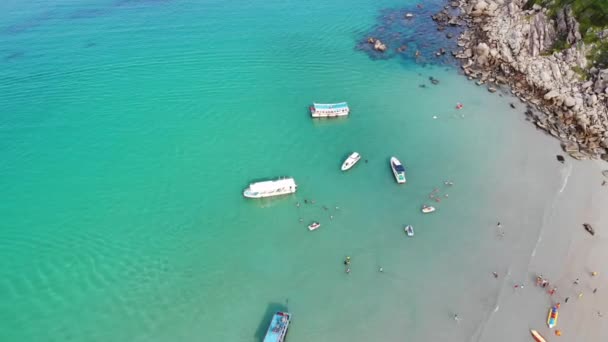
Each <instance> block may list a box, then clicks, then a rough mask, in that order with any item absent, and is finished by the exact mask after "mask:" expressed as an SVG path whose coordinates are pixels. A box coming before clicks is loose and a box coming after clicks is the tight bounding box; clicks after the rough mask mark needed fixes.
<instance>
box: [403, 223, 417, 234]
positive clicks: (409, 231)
mask: <svg viewBox="0 0 608 342" xmlns="http://www.w3.org/2000/svg"><path fill="white" fill-rule="evenodd" d="M403 230H405V232H406V233H407V236H409V237H413V236H414V226H412V225H411V224H410V225H407V226H405V228H404V229H403Z"/></svg>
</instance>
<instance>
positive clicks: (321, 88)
mask: <svg viewBox="0 0 608 342" xmlns="http://www.w3.org/2000/svg"><path fill="white" fill-rule="evenodd" d="M409 4H410V5H409V6H411V7H413V6H414V5H415V3H414V2H409ZM407 6H408V1H393V0H385V1H371V0H355V1H342V0H335V1H330V2H327V1H325V2H323V1H317V2H314V3H308V2H298V1H275V0H271V1H264V2H252V1H234V2H229V3H226V2H220V1H181V0H173V1H169V0H167V1H135V0H133V1H126V0H125V1H104V0H92V1H62V2H52V3H49V2H38V1H29V2H18V1H8V2H6V1H4V2H2V3H1V4H0V57H1V60H0V94H2V95H1V96H0V108H2V109H1V112H2V115H1V116H0V153H1V154H0V156H1V157H2V161H3V162H2V163H1V164H0V190H1V193H2V194H3V196H2V202H1V203H2V204H1V205H0V217H2V225H1V226H2V228H1V229H0V260H2V267H0V294H1V295H2V297H3V298H2V300H1V301H0V318H2V321H3V326H4V328H2V329H0V340H2V341H69V340H72V341H214V340H222V341H260V338H261V336H262V335H263V333H264V331H265V329H266V327H267V324H268V320H269V318H270V314H271V312H272V311H274V310H277V309H288V310H289V311H290V312H292V313H293V317H294V321H293V324H292V326H291V328H290V332H289V335H288V336H289V341H312V340H316V341H329V340H331V341H372V340H378V336H385V337H386V338H387V340H398V339H402V340H408V339H409V340H421V338H427V337H440V338H441V337H445V336H459V335H458V333H456V335H453V334H454V332H453V331H452V330H450V329H451V328H450V329H448V328H445V329H437V327H436V325H435V324H436V323H437V321H440V322H442V324H443V323H446V322H450V310H451V307H452V306H456V305H457V304H456V303H457V302H458V301H457V300H456V299H455V298H458V296H459V294H458V292H459V291H457V289H458V286H459V285H458V284H452V285H450V288H454V289H455V291H454V293H451V294H450V293H449V292H450V291H449V289H446V284H445V283H444V282H442V281H441V278H439V277H438V276H437V274H441V275H442V277H449V276H452V275H456V274H459V272H462V271H463V269H465V266H464V265H467V263H468V264H470V263H475V262H478V260H476V259H475V258H476V257H477V256H478V254H476V251H477V249H476V248H477V246H478V241H479V240H480V239H483V238H484V236H485V235H483V234H482V235H477V236H474V237H473V236H472V235H471V234H470V233H472V232H474V230H475V229H476V227H477V226H478V224H479V222H482V221H483V222H488V221H490V220H492V219H491V218H489V217H480V216H479V214H478V213H477V210H476V208H475V206H479V205H483V203H485V201H487V200H488V198H489V195H488V191H487V189H485V188H484V186H483V184H482V182H480V179H482V178H483V176H484V174H486V173H489V172H491V171H493V166H492V165H493V162H494V161H495V160H496V158H498V156H495V155H494V154H491V153H490V152H489V151H492V150H493V149H494V147H496V146H500V145H501V144H502V142H503V141H505V139H508V138H509V133H508V130H503V129H499V128H498V127H504V126H507V127H508V125H509V119H508V118H507V117H506V116H500V115H496V114H493V113H495V112H496V108H499V107H500V108H505V107H506V102H505V101H506V100H500V99H498V98H496V97H494V98H490V97H488V96H486V95H485V91H484V90H483V89H480V88H476V87H475V86H474V85H471V84H469V83H467V82H466V81H465V80H464V79H463V78H462V77H460V76H458V75H457V73H456V70H455V69H452V68H449V67H444V66H430V65H429V66H425V67H423V66H420V65H417V64H415V63H413V62H412V61H411V60H404V59H400V58H393V59H388V60H373V59H370V58H369V57H368V56H367V55H366V54H365V53H362V52H360V51H357V50H356V49H355V46H356V44H357V42H358V41H359V40H360V39H361V38H362V37H364V36H365V32H367V31H369V30H370V29H371V28H373V27H374V25H376V17H377V16H378V14H379V13H380V10H381V9H384V8H405V7H407ZM429 76H434V77H436V78H438V79H440V80H441V83H440V85H438V86H432V85H431V84H430V83H429V82H428V77H429ZM419 84H427V88H420V87H419ZM313 101H318V102H337V101H348V103H349V105H350V107H351V109H352V112H351V116H350V117H349V118H347V119H340V120H331V121H330V120H327V121H324V120H320V121H315V120H311V119H310V117H309V115H308V112H307V106H308V105H309V104H310V103H311V102H313ZM457 102H463V103H465V109H464V110H462V111H456V110H455V109H454V106H455V104H456V103H457ZM434 115H437V116H438V118H437V119H433V116H434ZM463 116H464V117H463ZM505 131H507V133H505ZM482 142H483V143H482ZM354 150H356V151H358V152H360V153H361V154H362V155H363V158H364V159H367V160H368V162H367V163H365V162H361V163H360V164H359V165H357V166H356V167H354V168H353V169H352V170H351V171H349V172H348V173H345V174H344V173H341V172H340V171H339V167H340V164H341V163H342V161H343V159H344V158H345V157H346V156H348V154H349V153H350V152H352V151H354ZM392 155H395V156H397V157H399V158H400V159H401V161H402V162H403V163H404V164H405V166H406V168H407V169H408V184H406V185H405V186H397V185H396V183H395V182H394V179H393V178H392V174H391V172H390V169H389V167H388V160H389V158H390V156H392ZM284 175H285V176H286V175H289V176H292V177H294V178H295V179H296V181H297V183H298V185H299V191H298V193H297V194H295V195H293V196H287V197H284V198H276V199H269V200H261V201H251V200H245V199H243V198H242V195H241V192H242V190H243V188H245V187H246V186H247V185H248V183H249V182H251V181H254V180H259V179H265V178H273V177H276V176H284ZM445 179H451V180H453V181H455V183H456V184H455V186H454V187H452V188H446V187H444V186H443V180H445ZM435 187H438V188H440V189H441V190H442V194H443V193H446V191H447V192H449V195H450V197H449V198H445V199H444V201H442V203H439V204H437V207H438V211H437V213H435V214H433V215H429V216H423V215H422V214H420V212H419V208H420V206H421V205H422V204H423V203H430V202H428V201H429V199H428V198H427V195H428V193H429V192H430V191H431V190H432V189H433V188H435ZM305 199H314V200H315V204H314V205H310V204H309V205H305V204H304V200H305ZM297 202H300V203H301V206H300V207H299V208H298V207H296V203H297ZM471 204H473V205H471ZM323 206H326V207H327V208H328V209H327V210H325V209H324V208H323ZM336 207H339V209H336ZM489 215H490V214H488V216H489ZM330 216H333V219H330ZM482 216H483V215H482ZM300 218H302V219H303V222H302V223H300V222H299V219H300ZM312 220H318V221H320V222H321V223H322V227H321V228H320V229H319V230H317V231H315V232H314V233H311V232H308V230H307V229H306V226H307V225H308V223H310V222H311V221H312ZM406 223H409V224H413V225H414V226H415V227H416V237H415V238H414V239H407V238H405V234H404V233H403V230H402V227H403V225H404V224H406ZM463 232H464V234H463ZM465 252H466V254H465ZM346 255H350V256H351V257H352V258H353V266H352V268H353V271H352V273H351V274H350V275H346V274H345V273H344V269H343V265H342V260H343V258H344V256H346ZM455 255H459V257H458V258H459V260H460V261H458V262H456V259H455V258H454V256H455ZM379 266H382V267H383V268H384V270H385V271H384V273H382V274H380V273H379V272H378V271H377V269H378V267H379ZM437 291H440V292H439V293H443V294H444V296H436V293H437ZM450 302H453V304H450ZM480 315H481V316H483V313H480ZM460 333H461V334H464V335H467V334H469V332H466V331H465V332H460Z"/></svg>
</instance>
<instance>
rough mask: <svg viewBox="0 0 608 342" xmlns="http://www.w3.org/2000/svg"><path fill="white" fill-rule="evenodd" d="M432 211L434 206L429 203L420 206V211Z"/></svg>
mask: <svg viewBox="0 0 608 342" xmlns="http://www.w3.org/2000/svg"><path fill="white" fill-rule="evenodd" d="M433 211H435V207H433V206H431V205H426V204H425V205H423V206H422V213H424V214H428V213H432V212H433Z"/></svg>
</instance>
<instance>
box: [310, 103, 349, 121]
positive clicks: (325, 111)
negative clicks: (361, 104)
mask: <svg viewBox="0 0 608 342" xmlns="http://www.w3.org/2000/svg"><path fill="white" fill-rule="evenodd" d="M349 113H350V108H348V104H347V103H346V102H339V103H313V104H312V106H310V115H312V117H313V118H335V117H338V116H347V115H348V114H349Z"/></svg>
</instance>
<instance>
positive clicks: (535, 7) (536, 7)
mask: <svg viewBox="0 0 608 342" xmlns="http://www.w3.org/2000/svg"><path fill="white" fill-rule="evenodd" d="M532 9H533V10H535V11H536V12H538V11H540V10H542V9H543V7H542V6H541V5H539V4H534V5H532Z"/></svg>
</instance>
